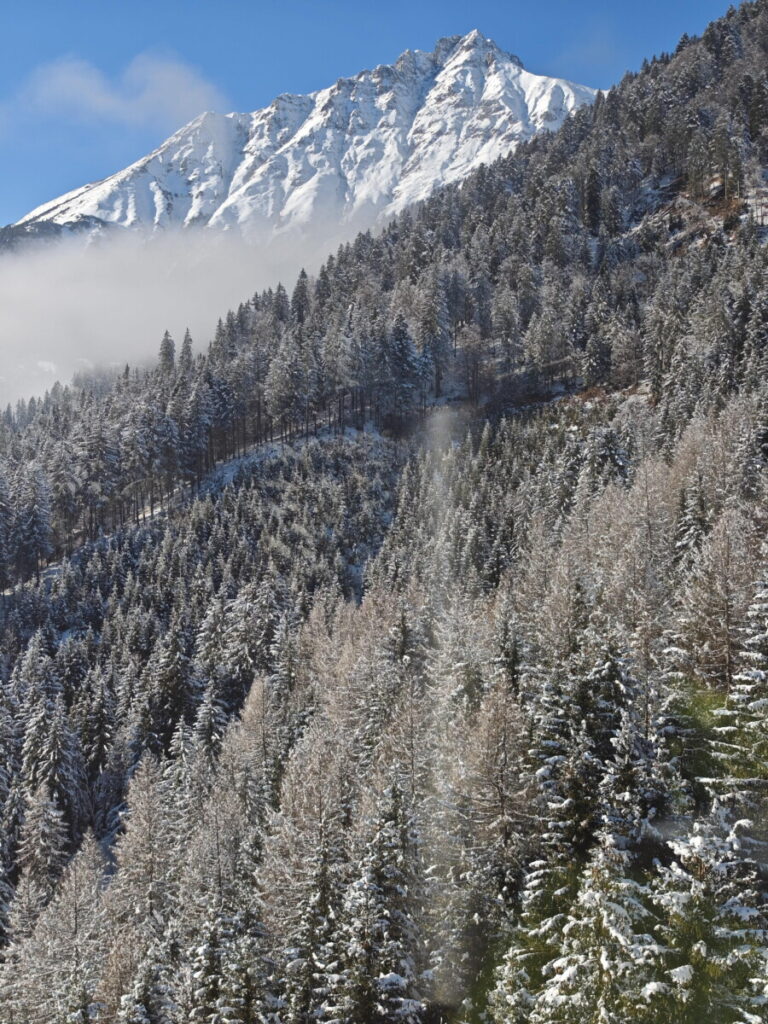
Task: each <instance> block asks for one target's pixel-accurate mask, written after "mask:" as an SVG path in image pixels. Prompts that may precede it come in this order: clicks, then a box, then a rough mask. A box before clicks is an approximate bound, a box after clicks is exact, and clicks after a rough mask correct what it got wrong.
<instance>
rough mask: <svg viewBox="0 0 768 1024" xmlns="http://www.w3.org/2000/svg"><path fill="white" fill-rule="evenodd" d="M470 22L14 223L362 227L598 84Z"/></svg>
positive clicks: (508, 146) (513, 142)
mask: <svg viewBox="0 0 768 1024" xmlns="http://www.w3.org/2000/svg"><path fill="white" fill-rule="evenodd" d="M521 70H522V64H521V63H520V61H519V59H518V58H517V57H514V56H512V55H511V54H509V53H506V52H505V51H504V50H502V49H501V48H500V47H499V46H498V45H497V44H496V43H495V42H494V41H493V40H492V39H489V38H488V37H486V36H484V35H483V34H482V33H481V32H480V31H479V30H478V29H473V30H472V31H471V32H468V33H467V34H466V35H463V36H460V35H455V36H446V37H445V38H443V39H440V40H439V41H438V42H437V43H436V45H435V48H434V50H433V51H432V52H431V53H427V52H424V51H421V50H406V51H405V53H403V54H402V55H401V56H400V58H399V59H398V60H397V61H396V63H395V64H394V66H393V65H380V66H379V67H378V68H375V69H373V70H372V71H362V72H360V73H359V74H358V75H356V76H354V77H353V78H344V79H339V81H337V82H336V83H335V84H334V85H332V86H330V87H329V88H327V89H322V90H320V91H318V92H316V93H311V94H309V95H306V96H300V95H293V94H283V95H281V96H279V97H278V98H277V99H276V100H275V101H274V102H273V103H272V104H271V105H270V106H269V107H266V108H264V109H262V110H257V111H255V112H253V113H247V114H236V113H233V114H226V115H217V114H210V113H206V114H201V115H200V116H199V117H198V118H196V119H195V120H194V121H193V122H191V124H190V125H188V126H187V127H186V128H183V129H180V130H179V131H178V132H176V133H175V134H174V135H173V136H171V138H170V139H168V140H167V141H166V142H165V143H163V144H162V145H161V146H160V147H159V148H158V149H157V150H156V151H155V152H154V153H151V154H149V156H147V157H145V158H143V159H142V160H140V161H137V163H136V164H134V165H132V166H131V167H129V168H126V169H125V170H124V171H121V172H119V173H118V174H116V175H113V176H112V177H111V178H107V179H105V180H103V181H101V182H98V183H97V184H96V185H93V186H86V187H84V188H81V189H77V190H76V191H74V192H72V193H69V194H68V195H66V196H62V197H61V198H60V199H58V200H54V201H53V202H51V203H47V204H46V205H45V206H42V207H39V208H38V209H36V210H34V211H33V212H32V213H30V214H28V215H27V216H26V217H25V218H23V220H22V221H20V222H19V223H20V224H26V225H29V224H32V223H35V224H51V225H54V226H58V227H59V228H62V229H65V230H70V229H73V228H87V229H88V230H91V229H92V228H93V226H94V225H98V226H99V227H104V226H111V227H122V228H144V229H148V230H150V231H154V230H157V229H160V228H163V227H168V226H180V227H182V226H188V225H189V226H191V225H197V226H204V225H209V226H211V227H220V228H229V229H237V230H245V231H246V232H247V233H251V232H253V233H255V234H256V233H258V234H259V237H260V238H263V237H264V232H265V231H266V232H267V234H270V233H278V232H282V231H284V230H285V229H287V228H291V229H296V228H299V229H300V230H301V231H302V232H303V233H305V232H306V231H309V230H310V228H311V227H312V225H314V228H313V230H319V226H320V225H321V224H325V225H326V227H327V225H328V224H329V223H332V224H335V225H342V226H344V225H346V228H345V230H346V231H348V232H349V233H354V231H355V230H359V229H366V228H369V227H372V226H375V225H376V224H377V223H381V222H382V221H383V220H385V219H387V218H389V217H390V216H391V215H392V214H393V213H395V212H397V210H399V209H402V208H403V207H404V206H406V205H408V204H409V203H412V202H416V201H418V200H421V199H424V198H425V197H426V196H428V195H429V194H430V193H431V192H432V190H433V189H434V188H435V187H436V186H438V185H441V184H445V183H448V182H451V181H457V180H461V179H462V178H463V177H466V175H467V174H469V173H470V172H471V171H472V170H473V169H474V168H475V167H477V166H478V165H479V164H481V163H490V162H492V161H493V160H495V159H497V158H498V157H499V156H502V155H504V154H507V153H509V152H511V151H512V150H513V149H514V148H515V147H516V146H517V145H518V144H519V143H520V142H521V141H524V140H525V139H528V138H530V137H531V136H533V135H535V134H536V133H537V132H539V131H542V130H551V129H555V128H558V127H559V126H560V125H561V124H562V122H563V121H564V120H565V118H566V117H567V116H568V115H569V114H570V112H571V111H572V110H574V109H575V108H577V107H579V106H581V105H582V104H584V103H591V102H592V100H593V99H594V96H595V91H594V90H592V89H588V88H586V87H584V86H578V85H572V84H571V83H568V82H565V81H562V80H560V79H554V78H546V77H544V76H539V75H532V74H530V73H527V72H526V73H525V74H521Z"/></svg>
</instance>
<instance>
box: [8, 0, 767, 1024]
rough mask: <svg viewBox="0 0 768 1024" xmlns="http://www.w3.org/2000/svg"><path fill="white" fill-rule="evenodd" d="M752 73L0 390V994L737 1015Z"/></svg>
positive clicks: (186, 1012) (747, 777) (14, 1023)
mask: <svg viewBox="0 0 768 1024" xmlns="http://www.w3.org/2000/svg"><path fill="white" fill-rule="evenodd" d="M767 68H768V0H753V2H748V3H744V4H742V5H741V6H740V7H738V8H731V9H730V10H729V11H728V12H727V14H725V16H724V17H723V18H722V19H721V20H719V21H717V22H714V23H713V24H711V25H710V26H709V28H707V29H706V31H705V32H704V33H703V35H702V36H701V37H697V38H689V37H684V38H683V39H682V40H681V41H680V43H679V45H678V47H677V49H676V50H675V51H674V53H665V54H662V55H660V56H657V57H654V58H653V59H650V58H649V60H647V61H646V62H645V63H644V65H643V66H642V68H641V69H640V70H639V71H637V72H636V73H631V74H628V75H627V76H626V77H625V78H624V79H623V80H622V81H621V83H620V84H619V85H617V86H615V87H614V88H612V89H611V90H610V91H608V92H607V93H600V94H598V96H597V99H596V101H595V103H594V104H593V105H588V106H584V107H582V108H581V109H579V110H577V111H576V112H575V113H574V114H572V115H571V116H570V117H569V118H568V119H567V120H566V121H565V123H564V125H563V127H562V128H560V129H559V130H558V131H557V132H552V133H543V134H541V135H538V136H536V137H535V138H534V139H532V140H531V141H529V142H526V143H524V144H522V145H521V146H520V147H519V148H518V149H517V150H516V151H515V152H514V153H513V154H512V155H510V156H507V157H504V158H502V159H500V160H499V161H497V162H495V163H493V164H490V165H487V166H485V165H484V166H482V167H481V168H480V169H479V170H477V171H475V172H474V173H473V174H472V175H471V176H470V177H469V178H468V179H467V180H465V181H464V182H462V183H458V184H455V185H448V186H445V187H442V188H440V189H439V190H437V191H436V192H434V193H433V194H432V196H431V197H430V198H428V199H426V200H424V201H423V202H421V203H420V204H418V205H416V206H414V207H409V208H408V209H406V210H405V211H404V212H403V213H401V214H399V215H398V216H397V217H396V218H394V219H393V220H392V221H391V222H390V223H389V225H388V226H387V227H386V228H385V229H384V230H382V231H380V232H367V233H363V234H360V235H358V236H357V237H356V238H355V240H354V241H352V242H350V243H348V244H345V245H343V246H341V247H340V248H339V249H338V251H337V252H336V253H335V254H334V255H332V256H329V257H328V258H327V259H326V261H325V262H324V264H323V265H322V268H321V269H320V270H319V272H318V273H316V274H312V275H308V274H306V273H304V272H302V273H301V274H300V275H299V276H298V278H297V279H296V280H295V281H293V282H290V283H287V284H286V286H285V287H283V286H279V287H277V288H273V289H269V290H267V291H263V292H259V293H257V294H255V295H253V296H252V297H251V298H249V299H247V300H245V301H243V303H242V304H241V305H240V306H239V307H238V308H236V309H233V310H231V311H229V312H225V311H222V317H221V320H220V321H219V325H218V327H217V329H216V332H215V336H214V337H213V339H212V340H210V343H209V339H198V338H195V339H194V340H193V339H192V338H190V337H189V335H187V336H186V337H184V338H172V337H171V336H170V334H168V333H166V334H165V336H164V337H162V330H163V325H162V324H161V325H159V328H160V329H159V332H158V341H159V343H160V347H159V355H158V358H157V360H156V361H155V363H154V364H153V365H151V366H148V367H138V368H136V367H133V366H126V367H125V369H124V370H120V371H119V372H114V373H111V374H110V373H93V374H88V373H84V374H81V375H80V376H79V377H78V378H77V379H76V380H75V382H74V383H72V384H69V385H56V386H55V387H54V388H53V389H51V390H50V391H49V392H48V393H47V394H46V395H45V396H44V397H42V398H39V399H31V400H25V401H20V402H18V404H17V405H16V406H15V407H9V408H8V409H7V410H6V411H5V412H4V413H2V414H0V941H1V942H2V947H1V949H0V1021H2V1024H89V1022H95V1024H188V1022H189V1024H192V1022H200V1024H203V1022H205V1024H315V1022H322V1024H561V1022H562V1024H577V1022H578V1024H760V1022H765V1021H768V246H767V245H766V243H767V242H768V224H766V214H768V72H767V71H766V69H767ZM161 337H162V341H161V342H160V338H161Z"/></svg>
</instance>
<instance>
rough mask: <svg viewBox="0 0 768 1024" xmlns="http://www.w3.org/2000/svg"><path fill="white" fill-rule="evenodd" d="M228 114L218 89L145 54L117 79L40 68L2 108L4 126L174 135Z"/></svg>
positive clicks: (85, 68)
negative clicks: (209, 113)
mask: <svg viewBox="0 0 768 1024" xmlns="http://www.w3.org/2000/svg"><path fill="white" fill-rule="evenodd" d="M227 109H228V103H227V100H226V98H225V97H224V95H223V94H222V93H221V92H220V90H219V89H217V88H216V86H215V85H213V84H212V83H210V82H208V81H207V80H206V79H205V78H203V76H202V75H201V74H200V73H199V72H198V71H197V70H196V69H195V68H193V67H191V66H190V65H188V64H185V63H184V62H183V61H181V60H179V59H178V58H176V57H173V56H167V55H161V54H156V53H142V54H139V55H138V56H136V57H134V59H133V60H132V61H131V62H130V63H129V64H128V65H127V66H126V67H125V68H124V69H123V71H122V72H120V74H118V75H116V76H115V77H110V76H108V75H106V74H105V73H104V72H103V71H102V70H101V69H100V68H98V67H96V66H95V65H94V64H92V63H90V61H87V60H83V59H81V58H79V57H62V58H60V59H59V60H55V61H52V62H51V63H49V64H43V65H41V66H40V67H38V68H36V69H35V70H34V71H33V72H32V74H31V75H30V76H29V77H28V79H27V80H26V82H24V83H23V85H22V86H21V88H20V89H19V91H18V92H17V94H16V96H14V97H13V98H12V99H10V100H7V101H6V102H5V103H3V104H2V107H1V108H0V125H2V124H3V122H7V121H8V120H9V119H14V120H15V119H16V118H18V117H20V116H21V117H30V116H31V117H33V118H36V119H40V120H45V119H48V118H57V119H59V120H68V121H71V122H80V123H83V122H85V123H94V122H96V123H98V122H101V123H106V124H113V125H121V126H125V127H130V128H141V127H152V128H161V129H163V130H169V129H173V128H179V127H181V125H183V124H184V123H185V122H187V121H189V120H191V119H192V118H193V117H196V116H197V115H198V114H201V113H202V112H203V111H204V110H218V111H225V110H227Z"/></svg>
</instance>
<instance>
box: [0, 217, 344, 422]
mask: <svg viewBox="0 0 768 1024" xmlns="http://www.w3.org/2000/svg"><path fill="white" fill-rule="evenodd" d="M339 241H340V238H339V237H335V238H334V237H332V236H331V233H329V232H322V231H320V232H316V233H315V234H314V237H313V238H311V239H307V238H304V239H302V240H298V239H297V238H296V237H295V236H293V237H292V238H287V237H280V236H278V237H277V238H272V239H271V240H270V241H269V243H268V244H266V243H265V244H257V243H255V242H246V241H245V240H244V239H243V238H241V237H239V236H237V235H235V234H232V233H226V234H225V233H222V232H218V233H217V232H213V231H210V230H207V229H200V230H190V229H185V230H179V231H174V232H169V231H166V232H163V233H162V234H159V235H155V236H153V237H151V238H149V239H148V238H146V237H143V236H141V235H138V234H133V233H131V232H121V233H119V234H117V233H116V234H115V235H109V236H107V237H102V238H99V239H97V240H92V241H90V242H86V241H85V240H84V239H83V238H82V237H72V238H69V239H65V240H61V241H53V242H50V241H49V242H45V243H36V244H35V245H33V246H28V247H26V248H22V249H19V250H17V251H15V252H8V253H4V254H3V255H2V256H0V408H2V407H5V405H6V404H7V403H8V402H14V401H16V400H17V399H18V398H20V397H25V398H27V397H30V396H31V395H42V394H43V393H44V392H45V390H46V389H47V388H49V387H50V386H51V385H52V384H53V383H54V382H55V381H56V380H61V381H62V382H67V381H69V380H70V379H71V377H72V375H73V374H74V373H75V372H77V371H78V370H82V369H84V368H89V367H93V366H105V365H106V366H109V365H116V366H120V367H122V366H124V365H125V363H127V362H128V363H130V364H131V365H136V364H139V363H141V362H143V361H146V360H147V359H149V358H152V357H154V356H155V355H156V353H157V350H158V348H159V345H160V339H161V337H162V335H163V332H164V331H165V330H166V329H167V330H169V331H170V332H171V334H172V335H173V336H174V338H175V339H176V340H177V342H180V341H181V338H182V337H183V334H184V330H185V328H187V327H189V329H190V330H191V332H192V338H193V340H194V342H195V349H196V350H198V351H199V350H202V349H204V348H205V347H206V346H207V344H208V342H209V341H210V339H211V337H212V335H213V331H214V329H215V326H216V321H217V320H218V318H219V317H220V316H224V314H225V313H226V312H227V310H228V309H230V308H233V307H236V306H237V305H238V304H239V303H240V302H242V301H244V300H246V299H248V298H250V297H251V296H252V295H253V293H254V292H255V291H257V290H259V289H261V288H266V287H270V286H272V287H274V286H275V285H276V284H277V283H278V281H281V280H282V281H283V282H284V283H285V286H286V288H287V289H288V291H289V293H290V291H291V289H292V287H293V284H294V282H295V279H296V275H297V274H298V272H299V270H300V269H301V267H302V266H304V267H306V269H307V270H308V271H309V270H312V269H316V268H317V266H319V265H320V262H321V261H322V259H323V258H324V257H325V256H326V255H328V254H330V253H331V252H333V251H334V249H335V248H336V246H337V245H338V242H339Z"/></svg>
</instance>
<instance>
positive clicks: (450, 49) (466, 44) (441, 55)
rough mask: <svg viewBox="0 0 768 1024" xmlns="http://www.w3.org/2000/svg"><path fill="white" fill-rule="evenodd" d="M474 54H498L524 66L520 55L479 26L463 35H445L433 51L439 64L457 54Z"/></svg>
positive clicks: (465, 55)
mask: <svg viewBox="0 0 768 1024" xmlns="http://www.w3.org/2000/svg"><path fill="white" fill-rule="evenodd" d="M474 54H478V55H480V56H482V57H486V56H488V55H491V56H498V57H499V58H502V59H504V60H508V61H511V62H512V63H513V64H516V65H517V66H518V67H519V68H522V67H523V63H522V61H521V60H520V58H519V57H516V56H515V55H514V54H513V53H508V52H507V51H506V50H503V49H502V48H501V47H500V46H499V45H498V44H497V43H495V42H494V40H493V39H491V38H490V37H489V36H485V35H483V33H482V32H481V31H480V30H479V29H477V28H473V29H472V31H471V32H467V34H466V35H463V36H445V37H444V38H442V39H439V40H438V41H437V43H436V45H435V49H434V51H433V57H434V59H435V62H436V63H438V64H445V63H447V62H448V61H449V60H451V59H453V58H454V57H455V56H457V55H460V56H462V57H471V56H472V55H474Z"/></svg>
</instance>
